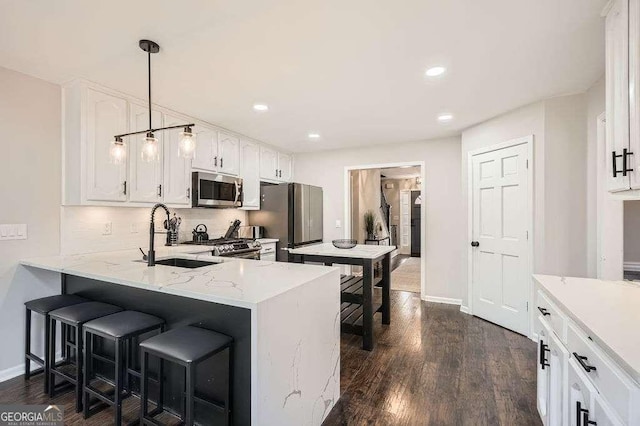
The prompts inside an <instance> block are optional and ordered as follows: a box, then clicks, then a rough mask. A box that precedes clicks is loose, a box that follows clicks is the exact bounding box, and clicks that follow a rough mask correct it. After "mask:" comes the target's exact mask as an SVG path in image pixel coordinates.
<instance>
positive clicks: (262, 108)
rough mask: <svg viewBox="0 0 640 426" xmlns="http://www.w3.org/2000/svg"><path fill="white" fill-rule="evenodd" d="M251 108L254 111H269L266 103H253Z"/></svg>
mask: <svg viewBox="0 0 640 426" xmlns="http://www.w3.org/2000/svg"><path fill="white" fill-rule="evenodd" d="M253 109H254V110H256V111H260V112H263V111H269V105H267V104H253Z"/></svg>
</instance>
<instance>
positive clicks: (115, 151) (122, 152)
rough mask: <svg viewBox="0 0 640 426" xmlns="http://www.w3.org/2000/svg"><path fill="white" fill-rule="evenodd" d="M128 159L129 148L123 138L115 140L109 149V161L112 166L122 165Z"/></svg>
mask: <svg viewBox="0 0 640 426" xmlns="http://www.w3.org/2000/svg"><path fill="white" fill-rule="evenodd" d="M126 158H127V147H126V145H125V144H124V142H123V141H122V138H115V140H113V141H112V142H111V146H110V147H109V160H110V162H111V164H122V163H124V161H125V160H126Z"/></svg>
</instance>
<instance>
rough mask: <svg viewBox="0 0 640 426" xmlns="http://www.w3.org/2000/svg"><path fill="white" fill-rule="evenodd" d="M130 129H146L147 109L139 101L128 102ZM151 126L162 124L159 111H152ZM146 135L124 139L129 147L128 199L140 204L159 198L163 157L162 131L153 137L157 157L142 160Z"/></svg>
mask: <svg viewBox="0 0 640 426" xmlns="http://www.w3.org/2000/svg"><path fill="white" fill-rule="evenodd" d="M130 109H131V118H130V120H131V121H130V123H131V125H130V127H129V129H130V131H131V132H137V131H141V130H147V129H148V128H149V110H148V107H147V106H144V105H141V104H133V103H132V104H130ZM151 120H152V127H154V128H157V127H162V114H161V113H160V112H159V111H156V110H152V111H151ZM145 136H146V135H145V134H144V133H143V134H139V135H131V136H127V137H126V138H125V140H126V142H127V146H128V147H129V201H133V202H141V203H157V202H160V201H162V159H163V149H162V148H163V146H162V145H163V138H164V136H165V135H164V133H163V132H157V133H155V134H154V136H155V137H156V138H157V139H158V159H157V160H156V161H143V160H142V147H143V144H144V138H145Z"/></svg>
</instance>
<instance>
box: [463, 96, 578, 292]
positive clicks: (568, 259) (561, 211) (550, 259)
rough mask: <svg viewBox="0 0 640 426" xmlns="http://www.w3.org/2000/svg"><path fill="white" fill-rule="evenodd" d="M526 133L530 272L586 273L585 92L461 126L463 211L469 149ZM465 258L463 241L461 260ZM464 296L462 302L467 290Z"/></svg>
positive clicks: (465, 221) (465, 202)
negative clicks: (530, 150) (530, 177)
mask: <svg viewBox="0 0 640 426" xmlns="http://www.w3.org/2000/svg"><path fill="white" fill-rule="evenodd" d="M528 135H533V137H534V154H533V157H534V158H533V167H534V170H533V174H534V182H533V184H534V230H533V235H534V244H535V246H534V272H535V273H547V274H557V275H573V276H587V274H588V271H587V249H586V246H587V236H586V235H587V213H586V206H587V181H586V175H587V128H586V100H585V96H584V95H572V96H563V97H558V98H552V99H549V100H546V101H542V102H536V103H534V104H530V105H527V106H525V107H522V108H519V109H516V110H514V111H511V112H509V113H507V114H504V115H502V116H499V117H496V118H494V119H491V120H488V121H486V122H484V123H481V124H479V125H477V126H474V127H472V128H469V129H467V130H465V131H463V133H462V158H463V165H462V184H463V194H464V195H463V205H464V207H463V209H464V211H465V212H466V211H467V192H468V191H467V179H468V174H467V173H468V171H467V162H466V159H467V157H468V153H469V152H470V151H473V150H475V149H478V148H481V147H486V146H490V145H494V144H497V143H501V142H505V141H508V140H511V139H515V138H520V137H524V136H528ZM466 218H467V217H466V215H465V217H464V229H465V236H466V232H467V231H466V230H467V220H466ZM465 241H466V239H465ZM466 258H467V251H466V244H465V252H464V259H465V263H464V265H466ZM464 269H465V282H466V275H467V274H466V267H464ZM465 289H466V285H465ZM463 299H464V301H463V304H465V303H466V299H467V297H466V294H464V295H463Z"/></svg>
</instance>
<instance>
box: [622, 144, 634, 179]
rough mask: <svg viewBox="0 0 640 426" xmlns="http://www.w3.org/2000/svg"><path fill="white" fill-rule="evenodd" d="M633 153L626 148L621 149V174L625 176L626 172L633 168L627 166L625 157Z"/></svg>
mask: <svg viewBox="0 0 640 426" xmlns="http://www.w3.org/2000/svg"><path fill="white" fill-rule="evenodd" d="M629 155H633V152H629V151H628V150H627V148H624V149H623V150H622V176H626V175H627V172H632V171H633V169H628V168H627V157H628V156H629Z"/></svg>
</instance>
